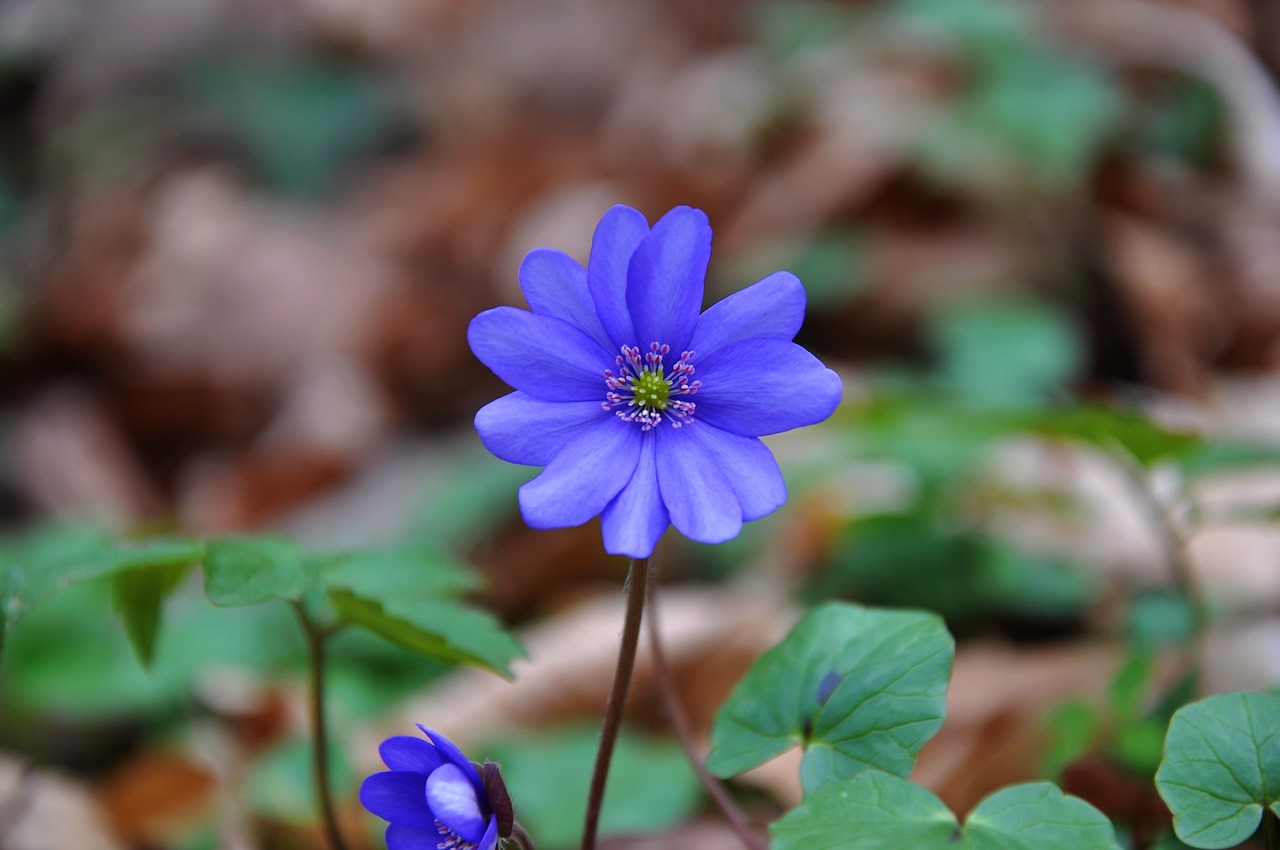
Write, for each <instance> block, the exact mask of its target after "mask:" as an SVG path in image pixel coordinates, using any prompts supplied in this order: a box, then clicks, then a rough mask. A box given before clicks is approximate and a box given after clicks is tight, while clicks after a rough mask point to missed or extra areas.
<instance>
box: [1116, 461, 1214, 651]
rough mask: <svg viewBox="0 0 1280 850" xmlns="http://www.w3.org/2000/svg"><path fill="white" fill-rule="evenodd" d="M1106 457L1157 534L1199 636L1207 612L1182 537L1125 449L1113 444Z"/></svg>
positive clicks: (1184, 539) (1202, 629)
mask: <svg viewBox="0 0 1280 850" xmlns="http://www.w3.org/2000/svg"><path fill="white" fill-rule="evenodd" d="M1110 454H1111V456H1112V457H1113V458H1114V459H1115V460H1116V463H1117V465H1118V466H1119V467H1120V469H1121V470H1123V471H1124V473H1125V476H1126V477H1127V478H1128V480H1129V482H1130V483H1131V484H1132V485H1133V492H1134V494H1135V495H1136V496H1137V497H1138V499H1139V501H1141V502H1142V505H1143V507H1144V508H1145V509H1146V512H1147V515H1148V516H1149V517H1150V518H1151V521H1152V524H1153V525H1154V526H1155V529H1156V532H1157V533H1158V534H1159V535H1160V545H1161V548H1163V549H1164V556H1165V562H1166V563H1167V564H1168V566H1169V577H1170V578H1171V579H1172V580H1173V584H1174V586H1175V587H1176V588H1177V589H1178V591H1179V592H1180V593H1181V594H1182V595H1183V596H1184V597H1186V599H1187V601H1189V602H1190V603H1191V610H1192V614H1193V616H1194V617H1195V629H1196V634H1200V633H1201V632H1203V631H1204V628H1205V626H1206V625H1208V622H1209V612H1208V609H1207V607H1206V606H1205V604H1204V598H1203V596H1202V595H1201V593H1200V588H1199V585H1198V583H1197V582H1196V578H1195V571H1194V570H1192V568H1191V559H1190V558H1189V557H1188V556H1187V541H1186V538H1185V537H1183V535H1182V532H1181V531H1179V530H1178V528H1177V527H1176V526H1175V525H1174V523H1173V519H1172V518H1171V517H1170V516H1169V512H1168V511H1167V510H1166V509H1165V506H1164V505H1163V504H1161V503H1160V500H1159V499H1158V498H1156V495H1155V493H1153V492H1152V490H1151V487H1150V485H1149V484H1148V483H1147V479H1146V471H1145V470H1144V469H1143V468H1142V467H1141V466H1139V465H1138V462H1137V461H1136V460H1134V458H1133V455H1132V454H1130V453H1129V450H1128V449H1126V448H1125V447H1124V446H1122V445H1120V444H1119V443H1116V444H1115V445H1114V446H1112V449H1111V452H1110Z"/></svg>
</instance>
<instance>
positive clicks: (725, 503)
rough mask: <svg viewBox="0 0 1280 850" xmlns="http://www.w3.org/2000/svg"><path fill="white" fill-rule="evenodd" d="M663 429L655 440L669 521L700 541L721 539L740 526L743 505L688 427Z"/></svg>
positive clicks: (720, 540) (709, 541) (661, 484)
mask: <svg viewBox="0 0 1280 850" xmlns="http://www.w3.org/2000/svg"><path fill="white" fill-rule="evenodd" d="M698 427H700V423H697V422H695V423H694V424H693V425H691V426H688V427H685V428H671V429H664V430H663V432H662V433H661V434H660V435H659V438H658V441H657V446H656V448H657V467H658V488H659V490H660V491H661V493H662V501H663V502H664V503H665V504H666V506H667V510H668V511H669V512H670V513H671V524H672V525H674V526H675V527H676V528H677V529H678V530H679V531H680V533H681V534H683V535H684V536H685V537H688V538H690V539H691V540H697V541H698V542H700V543H723V542H724V541H726V540H731V539H733V538H734V537H737V536H738V532H739V531H741V530H742V506H741V505H739V504H738V497H737V496H736V495H735V494H734V492H733V485H732V484H730V483H729V479H728V478H727V477H726V476H725V474H724V472H723V471H722V470H721V469H720V467H719V466H718V465H717V463H716V461H715V459H714V458H713V457H712V456H711V455H710V454H709V453H708V452H707V451H706V449H704V448H703V447H702V444H701V443H699V442H698V440H697V438H695V437H694V436H693V434H692V433H690V431H692V429H694V428H698Z"/></svg>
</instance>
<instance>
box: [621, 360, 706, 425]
mask: <svg viewBox="0 0 1280 850" xmlns="http://www.w3.org/2000/svg"><path fill="white" fill-rule="evenodd" d="M670 353H671V346H669V345H663V344H662V343H658V342H652V343H650V344H649V350H648V351H646V352H645V354H644V357H641V356H640V349H639V348H636V347H633V346H626V345H624V346H622V353H621V354H619V355H618V357H617V358H616V362H617V364H618V373H617V374H616V375H615V374H614V372H613V370H612V369H606V370H605V372H604V385H605V387H606V388H607V391H606V392H605V400H604V403H603V405H602V406H603V407H604V409H605V410H613V411H614V414H615V415H616V416H618V418H620V419H622V420H623V421H624V422H638V423H639V424H640V430H641V431H648V430H649V429H650V428H652V427H653V426H654V425H657V424H659V423H661V422H662V420H663V419H666V420H667V421H668V422H670V423H671V427H672V428H679V427H680V426H681V425H685V424H687V423H689V422H692V421H693V411H694V408H695V405H694V403H693V402H691V401H685V400H683V399H681V398H677V396H685V395H693V394H694V393H696V392H697V391H698V387H700V386H702V381H691V380H690V378H691V377H693V373H694V368H693V356H694V353H693V352H692V351H686V352H684V353H683V354H681V355H680V359H679V360H677V361H676V362H675V363H673V364H672V365H671V372H670V374H668V373H667V371H666V365H665V364H664V363H663V358H665V357H666V356H667V355H668V354H670ZM614 408H618V409H617V410H614Z"/></svg>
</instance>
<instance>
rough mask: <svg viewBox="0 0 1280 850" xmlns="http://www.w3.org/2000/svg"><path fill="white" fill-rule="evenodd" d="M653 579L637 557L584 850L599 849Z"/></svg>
mask: <svg viewBox="0 0 1280 850" xmlns="http://www.w3.org/2000/svg"><path fill="white" fill-rule="evenodd" d="M648 579H649V559H648V558H636V559H633V560H632V561H631V568H630V570H629V571H628V572H627V613H626V617H625V619H624V620H623V625H622V646H621V647H620V648H619V650H618V667H617V670H616V671H615V672H614V674H613V690H611V691H610V692H609V702H608V704H607V705H606V706H605V710H604V726H603V728H602V729H601V731H600V750H599V752H597V753H596V766H595V770H593V771H592V773H591V791H590V793H588V795H587V819H586V823H585V824H584V825H583V827H582V850H595V847H596V832H597V831H598V830H599V828H600V807H601V804H602V803H603V802H604V786H605V781H606V780H607V779H608V778H609V762H610V761H611V760H612V759H613V747H614V744H616V743H617V741H618V730H619V729H620V728H621V726H622V711H623V709H624V708H625V707H626V704H627V690H628V688H630V686H631V671H632V670H633V669H635V666H636V645H637V644H638V643H639V642H640V618H641V614H642V613H643V612H644V599H645V595H646V594H645V588H646V586H647V585H648Z"/></svg>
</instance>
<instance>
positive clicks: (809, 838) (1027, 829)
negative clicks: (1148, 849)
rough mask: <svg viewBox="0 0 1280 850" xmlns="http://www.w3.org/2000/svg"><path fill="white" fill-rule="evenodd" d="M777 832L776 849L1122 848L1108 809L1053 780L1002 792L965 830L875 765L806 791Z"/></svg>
mask: <svg viewBox="0 0 1280 850" xmlns="http://www.w3.org/2000/svg"><path fill="white" fill-rule="evenodd" d="M771 831H772V832H773V838H774V841H773V845H772V846H773V850H813V848H826V847H832V848H834V847H839V848H841V850H899V848H903V847H911V848H917V850H949V848H961V850H964V848H968V850H1119V845H1118V844H1117V843H1116V838H1115V831H1114V830H1113V829H1112V826H1111V823H1110V822H1109V821H1108V820H1107V818H1106V816H1105V815H1103V814H1102V813H1101V812H1099V811H1098V810H1097V809H1095V808H1093V807H1092V806H1090V805H1089V804H1088V803H1086V802H1084V801H1083V800H1080V799H1078V798H1076V797H1069V796H1067V795H1065V794H1063V793H1062V792H1061V791H1060V790H1058V789H1057V788H1056V787H1054V786H1053V785H1050V784H1049V783H1047V782H1037V783H1030V784H1026V785H1015V786H1013V787H1010V788H1005V789H1002V790H1000V791H997V792H996V793H994V794H992V795H991V796H989V797H987V798H986V799H984V800H983V801H982V802H980V803H979V804H978V806H977V808H975V809H974V810H973V812H971V813H970V815H969V819H968V821H967V822H966V823H965V825H964V828H963V829H961V827H960V825H959V823H958V822H957V820H956V818H955V815H953V814H952V813H951V812H950V811H949V810H948V809H947V807H946V806H945V805H944V804H943V802H942V801H941V800H939V799H938V798H937V797H936V796H934V795H933V794H932V793H930V792H929V791H928V790H926V789H924V788H921V787H920V786H918V785H915V784H913V783H911V782H909V781H907V780H905V779H902V778H900V777H897V776H893V775H890V774H887V773H882V772H880V771H875V770H868V771H864V772H862V773H860V774H858V775H857V776H855V777H853V778H852V779H848V780H845V781H843V782H837V783H834V784H831V785H827V786H825V787H823V788H820V789H818V790H816V791H812V792H810V793H808V794H806V795H805V798H804V802H803V803H802V804H801V805H800V806H799V807H798V808H796V809H794V810H792V811H791V812H789V813H788V814H787V815H786V817H784V818H782V820H780V821H778V822H777V823H776V824H774V825H773V827H772V830H771Z"/></svg>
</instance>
